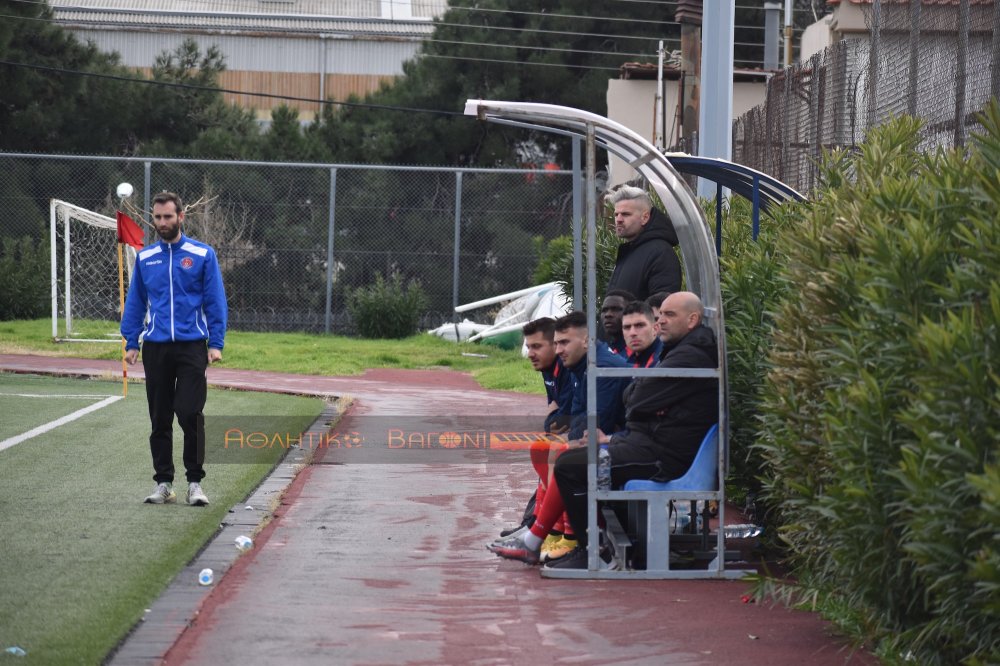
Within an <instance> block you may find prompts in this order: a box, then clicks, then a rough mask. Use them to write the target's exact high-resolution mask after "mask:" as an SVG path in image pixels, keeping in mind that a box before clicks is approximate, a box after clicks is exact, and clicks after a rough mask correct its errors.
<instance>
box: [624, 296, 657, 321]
mask: <svg viewBox="0 0 1000 666" xmlns="http://www.w3.org/2000/svg"><path fill="white" fill-rule="evenodd" d="M630 314H641V315H642V316H644V317H645V318H646V319H648V320H650V321H653V319H655V317H653V307H652V306H651V305H650V304H649V303H647V302H646V301H632V302H631V303H628V304H626V305H625V310H624V311H623V312H622V316H623V317H624V316H625V315H630Z"/></svg>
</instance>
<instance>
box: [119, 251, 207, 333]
mask: <svg viewBox="0 0 1000 666" xmlns="http://www.w3.org/2000/svg"><path fill="white" fill-rule="evenodd" d="M147 313H148V314H149V320H148V322H147V323H146V326H145V329H144V327H143V321H144V320H145V318H146V314H147ZM143 330H145V335H144V336H143V339H144V340H146V341H149V342H191V341H195V340H208V346H209V347H212V348H214V349H222V348H223V346H224V345H225V339H226V293H225V290H224V289H223V287H222V272H221V271H220V270H219V260H218V259H217V258H216V256H215V250H213V249H212V248H211V247H209V246H208V245H205V244H204V243H201V242H199V241H196V240H194V239H193V238H188V237H187V236H185V235H184V234H181V236H180V238H179V239H178V240H177V241H176V242H174V243H167V242H165V241H162V240H161V241H159V242H158V243H156V244H155V245H150V246H149V247H147V248H145V249H143V250H142V251H140V252H139V254H138V256H137V257H136V260H135V270H134V274H133V277H132V284H131V286H130V287H129V290H128V298H127V299H126V301H125V312H124V313H123V316H122V324H121V333H122V337H123V338H125V348H126V349H138V348H139V334H140V333H142V332H143Z"/></svg>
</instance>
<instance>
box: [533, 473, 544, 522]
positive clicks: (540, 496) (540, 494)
mask: <svg viewBox="0 0 1000 666" xmlns="http://www.w3.org/2000/svg"><path fill="white" fill-rule="evenodd" d="M543 502H545V485H544V484H543V483H542V482H541V481H539V482H538V490H536V491H535V509H534V511H533V513H534V514H535V520H538V514H539V513H540V512H541V510H542V503H543Z"/></svg>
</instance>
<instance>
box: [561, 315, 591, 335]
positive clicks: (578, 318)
mask: <svg viewBox="0 0 1000 666" xmlns="http://www.w3.org/2000/svg"><path fill="white" fill-rule="evenodd" d="M567 328H587V315H585V314H583V313H582V312H580V311H579V310H573V311H572V312H570V313H569V314H567V315H563V316H562V317H559V319H556V331H558V332H559V333H562V332H563V331H565V330H566V329H567Z"/></svg>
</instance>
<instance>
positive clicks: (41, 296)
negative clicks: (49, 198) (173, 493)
mask: <svg viewBox="0 0 1000 666" xmlns="http://www.w3.org/2000/svg"><path fill="white" fill-rule="evenodd" d="M49 271H50V269H49V255H48V239H46V238H42V239H40V240H38V241H37V242H35V241H32V239H31V238H28V237H27V236H25V237H23V238H19V239H13V238H7V239H0V321H7V320H9V319H35V318H37V317H42V316H44V315H45V313H46V311H47V308H48V304H49V300H48V296H49Z"/></svg>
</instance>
